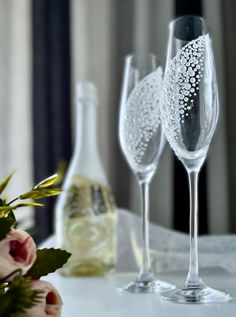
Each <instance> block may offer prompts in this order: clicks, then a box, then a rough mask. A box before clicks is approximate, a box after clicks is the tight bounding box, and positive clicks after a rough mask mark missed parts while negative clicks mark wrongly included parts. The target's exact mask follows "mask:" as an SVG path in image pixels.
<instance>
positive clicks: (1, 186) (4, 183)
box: [0, 172, 15, 194]
mask: <svg viewBox="0 0 236 317" xmlns="http://www.w3.org/2000/svg"><path fill="white" fill-rule="evenodd" d="M14 173H15V172H13V173H11V174H10V175H9V176H7V177H6V178H5V179H4V180H3V181H2V183H1V184H0V194H1V193H2V192H3V191H4V189H5V188H6V186H7V184H8V183H9V181H10V179H11V178H12V176H13V174H14Z"/></svg>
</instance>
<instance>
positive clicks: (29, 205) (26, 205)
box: [14, 202, 43, 209]
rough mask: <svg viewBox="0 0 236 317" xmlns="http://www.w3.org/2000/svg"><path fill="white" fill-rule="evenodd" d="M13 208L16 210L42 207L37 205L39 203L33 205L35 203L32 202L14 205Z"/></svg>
mask: <svg viewBox="0 0 236 317" xmlns="http://www.w3.org/2000/svg"><path fill="white" fill-rule="evenodd" d="M14 207H16V208H21V207H43V204H39V203H35V202H32V203H20V204H17V205H15V206H14ZM16 208H15V209H16Z"/></svg>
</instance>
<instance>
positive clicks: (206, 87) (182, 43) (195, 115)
mask: <svg viewBox="0 0 236 317" xmlns="http://www.w3.org/2000/svg"><path fill="white" fill-rule="evenodd" d="M161 118H162V123H163V127H164V130H165V134H166V137H167V140H168V142H169V144H170V146H171V147H172V149H173V150H174V152H175V154H176V156H177V157H178V158H179V159H180V160H181V162H182V163H183V165H184V167H185V168H186V170H187V173H188V178H189V189H190V261H189V272H188V276H187V279H186V281H185V284H184V286H183V287H182V288H179V289H175V290H173V291H170V292H167V293H165V294H163V298H164V299H166V300H170V301H173V302H180V303H216V302H224V301H227V300H229V295H228V294H227V293H225V292H224V291H218V290H215V289H212V288H210V287H208V286H207V285H205V284H204V283H203V281H202V279H201V278H200V276H199V273H198V240H197V239H198V174H199V171H200V169H201V167H202V165H203V162H204V160H205V158H206V155H207V152H208V147H209V144H210V142H211V139H212V136H213V133H214V131H215V128H216V124H217V119H218V89H217V81H216V74H215V64H214V57H213V51H212V44H211V37H210V35H209V32H208V29H207V26H206V24H205V21H204V20H203V19H202V18H201V17H197V16H183V17H180V18H177V19H176V20H174V21H173V22H172V23H171V24H170V36H169V43H168V54H167V65H166V71H165V77H164V81H163V90H162V96H161Z"/></svg>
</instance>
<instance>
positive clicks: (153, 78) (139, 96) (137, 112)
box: [123, 67, 162, 164]
mask: <svg viewBox="0 0 236 317" xmlns="http://www.w3.org/2000/svg"><path fill="white" fill-rule="evenodd" d="M161 86H162V68H161V67H158V69H157V70H156V71H155V72H152V73H151V74H149V75H148V76H146V77H145V78H144V79H143V80H142V81H140V82H139V83H138V84H137V85H136V87H135V88H134V89H133V91H132V92H131V94H130V96H129V98H128V100H127V105H126V108H125V116H124V127H123V128H124V141H125V143H126V148H127V151H128V152H129V155H130V156H131V158H132V159H133V161H134V162H135V163H136V164H140V163H141V161H142V157H143V156H144V154H145V151H146V149H147V147H148V144H149V142H150V140H151V139H152V137H153V135H154V133H155V131H156V130H157V128H158V126H159V124H160V109H159V105H158V104H159V101H160V92H161Z"/></svg>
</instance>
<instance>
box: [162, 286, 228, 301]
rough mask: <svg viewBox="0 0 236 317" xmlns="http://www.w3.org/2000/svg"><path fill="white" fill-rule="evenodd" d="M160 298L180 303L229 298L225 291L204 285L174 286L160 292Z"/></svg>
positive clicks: (225, 299) (226, 299)
mask: <svg viewBox="0 0 236 317" xmlns="http://www.w3.org/2000/svg"><path fill="white" fill-rule="evenodd" d="M161 297H162V299H163V300H166V301H171V302H174V303H180V304H211V303H223V302H227V301H229V300H230V295H229V294H228V293H226V292H225V291H220V290H216V289H213V288H210V287H208V286H206V285H204V284H203V285H199V286H193V287H183V288H180V289H179V288H176V289H175V290H171V291H169V292H166V293H164V294H162V296H161Z"/></svg>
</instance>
